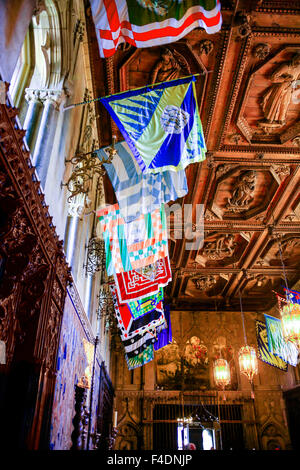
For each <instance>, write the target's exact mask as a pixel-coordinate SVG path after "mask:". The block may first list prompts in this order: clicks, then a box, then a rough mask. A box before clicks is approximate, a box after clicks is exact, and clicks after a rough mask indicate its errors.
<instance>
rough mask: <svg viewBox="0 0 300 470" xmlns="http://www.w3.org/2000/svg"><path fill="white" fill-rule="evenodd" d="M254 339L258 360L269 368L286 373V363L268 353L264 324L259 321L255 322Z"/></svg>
mask: <svg viewBox="0 0 300 470" xmlns="http://www.w3.org/2000/svg"><path fill="white" fill-rule="evenodd" d="M256 338H257V350H258V358H259V359H260V360H261V361H263V362H266V363H267V364H269V365H270V366H273V367H277V368H278V369H281V370H283V371H284V372H286V371H287V369H288V365H287V362H285V361H284V360H283V359H281V357H279V356H275V355H274V354H272V353H271V352H270V350H269V345H268V335H267V328H266V324H265V323H264V322H262V321H259V320H257V321H256Z"/></svg>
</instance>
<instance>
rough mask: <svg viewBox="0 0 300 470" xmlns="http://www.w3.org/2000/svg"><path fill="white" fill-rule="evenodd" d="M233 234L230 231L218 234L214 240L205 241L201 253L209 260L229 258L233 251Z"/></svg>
mask: <svg viewBox="0 0 300 470" xmlns="http://www.w3.org/2000/svg"><path fill="white" fill-rule="evenodd" d="M235 245H236V243H235V241H234V235H233V234H232V233H229V234H226V235H219V236H218V237H217V238H216V239H215V240H214V241H211V242H207V243H206V244H205V245H204V248H203V254H204V255H205V256H206V257H207V258H208V259H211V260H220V259H224V258H229V257H230V256H232V255H233V253H234V247H235Z"/></svg>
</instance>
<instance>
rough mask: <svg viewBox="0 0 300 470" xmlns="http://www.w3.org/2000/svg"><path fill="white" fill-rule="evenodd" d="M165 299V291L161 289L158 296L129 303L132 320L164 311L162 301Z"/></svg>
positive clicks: (149, 296)
mask: <svg viewBox="0 0 300 470" xmlns="http://www.w3.org/2000/svg"><path fill="white" fill-rule="evenodd" d="M163 299H164V290H163V288H162V287H160V289H159V291H158V292H157V293H156V294H153V295H148V296H146V297H143V298H142V299H138V300H131V301H130V302H128V303H127V306H128V309H129V311H130V314H131V316H132V318H139V317H141V316H143V315H145V313H148V312H152V311H153V310H161V311H163V305H162V301H163Z"/></svg>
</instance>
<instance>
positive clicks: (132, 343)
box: [122, 332, 157, 357]
mask: <svg viewBox="0 0 300 470" xmlns="http://www.w3.org/2000/svg"><path fill="white" fill-rule="evenodd" d="M156 341H157V335H156V332H154V333H151V332H147V333H145V334H141V335H139V334H137V335H135V336H134V337H132V338H130V339H124V340H123V341H122V344H123V346H124V349H125V352H126V353H127V354H128V355H129V356H130V357H132V356H136V355H137V354H139V352H141V351H142V350H143V349H145V348H146V347H147V346H149V345H150V344H154V343H155V342H156Z"/></svg>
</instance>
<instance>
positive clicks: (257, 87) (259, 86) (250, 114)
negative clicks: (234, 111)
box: [236, 43, 300, 146]
mask: <svg viewBox="0 0 300 470" xmlns="http://www.w3.org/2000/svg"><path fill="white" fill-rule="evenodd" d="M252 51H253V55H254V57H256V58H258V59H259V60H260V61H261V62H262V64H259V65H258V66H257V67H255V69H254V71H253V72H251V73H250V74H249V76H248V80H247V86H246V89H245V92H244V95H243V99H242V103H241V107H240V110H239V113H238V116H237V121H236V124H237V127H238V129H239V130H240V132H241V134H242V136H243V137H244V138H245V139H246V140H247V141H248V142H249V143H252V144H258V143H263V144H266V143H268V144H284V145H288V146H290V145H294V144H293V143H292V142H291V141H292V140H293V139H295V138H296V137H297V136H298V135H299V134H300V124H299V117H300V107H299V103H300V99H299V96H298V95H299V93H300V91H299V82H297V80H298V78H299V76H300V45H296V44H295V45H288V44H287V45H285V46H282V47H281V48H280V50H279V51H277V52H275V53H274V54H272V53H270V45H269V44H268V43H260V44H257V45H256V46H254V47H253V49H252Z"/></svg>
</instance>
